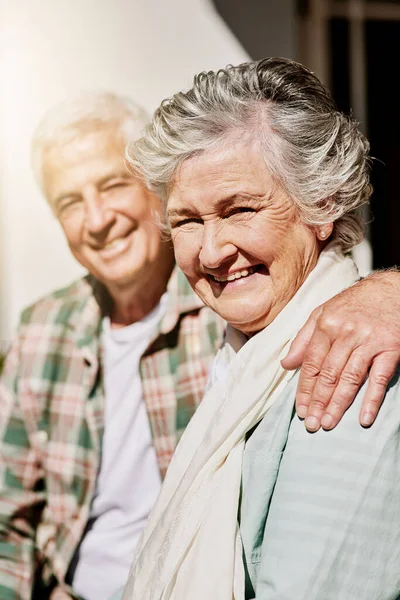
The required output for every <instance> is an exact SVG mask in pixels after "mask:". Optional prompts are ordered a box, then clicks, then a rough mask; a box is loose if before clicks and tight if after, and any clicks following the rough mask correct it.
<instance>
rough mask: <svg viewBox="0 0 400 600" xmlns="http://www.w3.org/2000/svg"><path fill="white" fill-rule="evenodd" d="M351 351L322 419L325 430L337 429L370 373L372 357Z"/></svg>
mask: <svg viewBox="0 0 400 600" xmlns="http://www.w3.org/2000/svg"><path fill="white" fill-rule="evenodd" d="M349 350H350V351H349V355H350V356H349V359H348V360H347V362H346V364H345V366H344V367H343V369H342V371H341V373H340V376H339V377H338V382H337V387H336V389H335V390H333V394H332V397H331V399H330V401H329V404H328V405H327V408H326V410H325V414H324V416H323V417H322V419H321V425H322V427H323V428H324V429H333V428H334V427H336V425H337V424H338V423H339V421H340V419H341V418H342V417H343V415H344V413H345V412H346V410H347V409H348V408H349V406H350V405H351V404H352V402H353V401H354V398H355V397H356V395H357V392H358V391H359V389H360V387H361V386H362V384H363V382H364V380H365V378H366V376H367V373H368V368H369V366H370V357H369V356H368V355H366V354H365V351H364V350H363V349H361V348H359V349H357V350H355V351H354V352H353V353H351V348H350V349H349Z"/></svg>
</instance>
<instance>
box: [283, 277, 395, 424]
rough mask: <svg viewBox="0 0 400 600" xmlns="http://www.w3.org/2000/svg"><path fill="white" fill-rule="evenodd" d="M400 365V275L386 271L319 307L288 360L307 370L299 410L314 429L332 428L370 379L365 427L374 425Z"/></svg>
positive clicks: (363, 410)
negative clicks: (362, 385) (387, 389)
mask: <svg viewBox="0 0 400 600" xmlns="http://www.w3.org/2000/svg"><path fill="white" fill-rule="evenodd" d="M399 362H400V272H398V271H395V270H392V271H380V272H376V273H374V274H372V275H370V276H369V277H367V278H366V279H363V280H362V281H360V282H358V283H357V284H356V285H354V286H353V287H351V288H349V289H347V290H345V291H344V292H342V293H341V294H339V295H338V296H336V297H334V298H332V299H331V300H329V301H328V302H327V303H326V304H324V305H322V306H320V307H319V308H317V309H316V310H315V311H314V312H313V313H312V314H311V316H310V318H309V319H308V321H307V323H306V324H305V325H304V327H303V328H302V329H301V330H300V332H299V334H298V335H297V337H296V339H295V340H294V341H293V344H292V346H291V348H290V351H289V353H288V355H287V357H286V358H285V359H284V360H283V361H282V365H283V366H284V368H286V369H295V368H298V367H299V366H300V365H302V366H301V373H300V381H299V386H298V390H297V396H296V410H297V414H298V415H299V417H301V418H304V419H305V425H306V427H307V429H308V430H309V431H317V430H318V429H319V428H320V427H321V426H322V427H323V428H324V429H332V428H333V427H335V426H336V425H337V423H338V422H339V421H340V419H341V418H342V416H343V414H344V412H345V411H346V410H347V408H348V407H349V406H350V404H351V403H352V402H353V400H354V398H355V395H356V393H357V391H358V390H359V388H360V386H361V384H362V383H363V381H364V380H365V378H366V377H367V375H368V387H367V391H366V394H365V397H364V400H363V403H362V407H361V411H360V423H361V425H363V426H370V425H372V423H373V422H374V420H375V418H376V416H377V414H378V411H379V408H380V405H381V404H382V400H383V397H384V394H385V390H386V387H387V385H388V383H389V381H390V379H391V378H392V376H393V374H394V372H395V369H396V366H397V364H398V363H399Z"/></svg>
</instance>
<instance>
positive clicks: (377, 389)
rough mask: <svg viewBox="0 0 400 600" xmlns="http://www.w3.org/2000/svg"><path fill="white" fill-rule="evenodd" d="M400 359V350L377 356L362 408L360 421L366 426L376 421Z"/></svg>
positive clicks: (370, 373)
mask: <svg viewBox="0 0 400 600" xmlns="http://www.w3.org/2000/svg"><path fill="white" fill-rule="evenodd" d="M399 360H400V356H399V352H383V353H382V354H379V355H378V356H377V357H376V358H375V360H374V362H373V364H372V367H371V369H370V372H369V377H368V387H367V391H366V393H365V396H364V399H363V402H362V405H361V410H360V423H361V425H363V426H364V427H369V426H370V425H372V423H373V422H374V421H375V419H376V415H377V414H378V411H379V409H380V406H381V404H382V400H383V398H384V396H385V392H386V388H387V386H388V383H389V381H390V380H391V379H392V377H393V375H394V373H395V371H396V367H397V364H398V362H399Z"/></svg>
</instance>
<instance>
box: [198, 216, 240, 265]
mask: <svg viewBox="0 0 400 600" xmlns="http://www.w3.org/2000/svg"><path fill="white" fill-rule="evenodd" d="M236 254H237V247H236V245H235V244H234V243H233V242H232V241H230V240H229V238H228V237H227V236H226V232H225V231H224V228H221V227H218V226H216V227H212V226H209V225H208V224H204V227H203V236H202V242H201V249H200V253H199V260H200V262H201V264H202V265H203V267H206V268H208V269H216V268H218V267H219V266H221V265H222V264H224V263H225V262H226V261H228V260H230V259H232V258H234V257H235V255H236Z"/></svg>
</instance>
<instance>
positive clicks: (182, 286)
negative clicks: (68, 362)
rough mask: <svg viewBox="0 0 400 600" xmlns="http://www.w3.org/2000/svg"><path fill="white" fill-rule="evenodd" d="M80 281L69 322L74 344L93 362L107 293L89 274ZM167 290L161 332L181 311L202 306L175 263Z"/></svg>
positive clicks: (104, 311) (167, 327)
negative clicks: (73, 332) (75, 341)
mask: <svg viewBox="0 0 400 600" xmlns="http://www.w3.org/2000/svg"><path fill="white" fill-rule="evenodd" d="M81 283H82V285H81V286H80V288H79V291H78V294H77V296H76V297H75V298H74V304H75V308H76V310H73V311H71V315H70V318H69V320H68V325H69V327H70V328H71V329H72V330H74V331H75V332H76V339H77V345H78V346H79V347H80V348H82V349H83V350H84V354H85V358H86V359H87V360H88V361H89V362H90V363H92V362H93V360H94V359H95V357H96V356H97V353H98V340H99V334H100V332H101V326H102V323H101V322H102V316H103V315H104V314H107V312H108V310H109V306H110V297H109V295H108V293H107V290H106V288H105V287H104V286H103V285H102V284H101V283H100V282H99V281H97V280H96V279H95V278H94V277H93V276H92V275H88V276H87V277H85V278H84V279H83V280H82V282H81ZM167 291H168V301H167V310H166V313H165V315H164V317H163V319H162V320H161V323H160V326H159V328H158V329H159V333H161V334H168V333H169V332H170V331H172V330H173V329H174V327H175V326H176V324H177V322H178V320H179V318H180V317H181V315H183V314H187V313H189V312H191V311H194V310H198V309H199V308H201V307H202V306H204V304H203V302H202V301H201V300H200V298H199V297H198V296H196V294H195V293H194V292H193V290H192V288H191V287H190V285H189V282H188V281H187V279H186V277H185V276H184V274H183V273H182V271H180V269H178V267H175V268H174V270H173V271H172V274H171V277H170V279H169V282H168V286H167Z"/></svg>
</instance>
